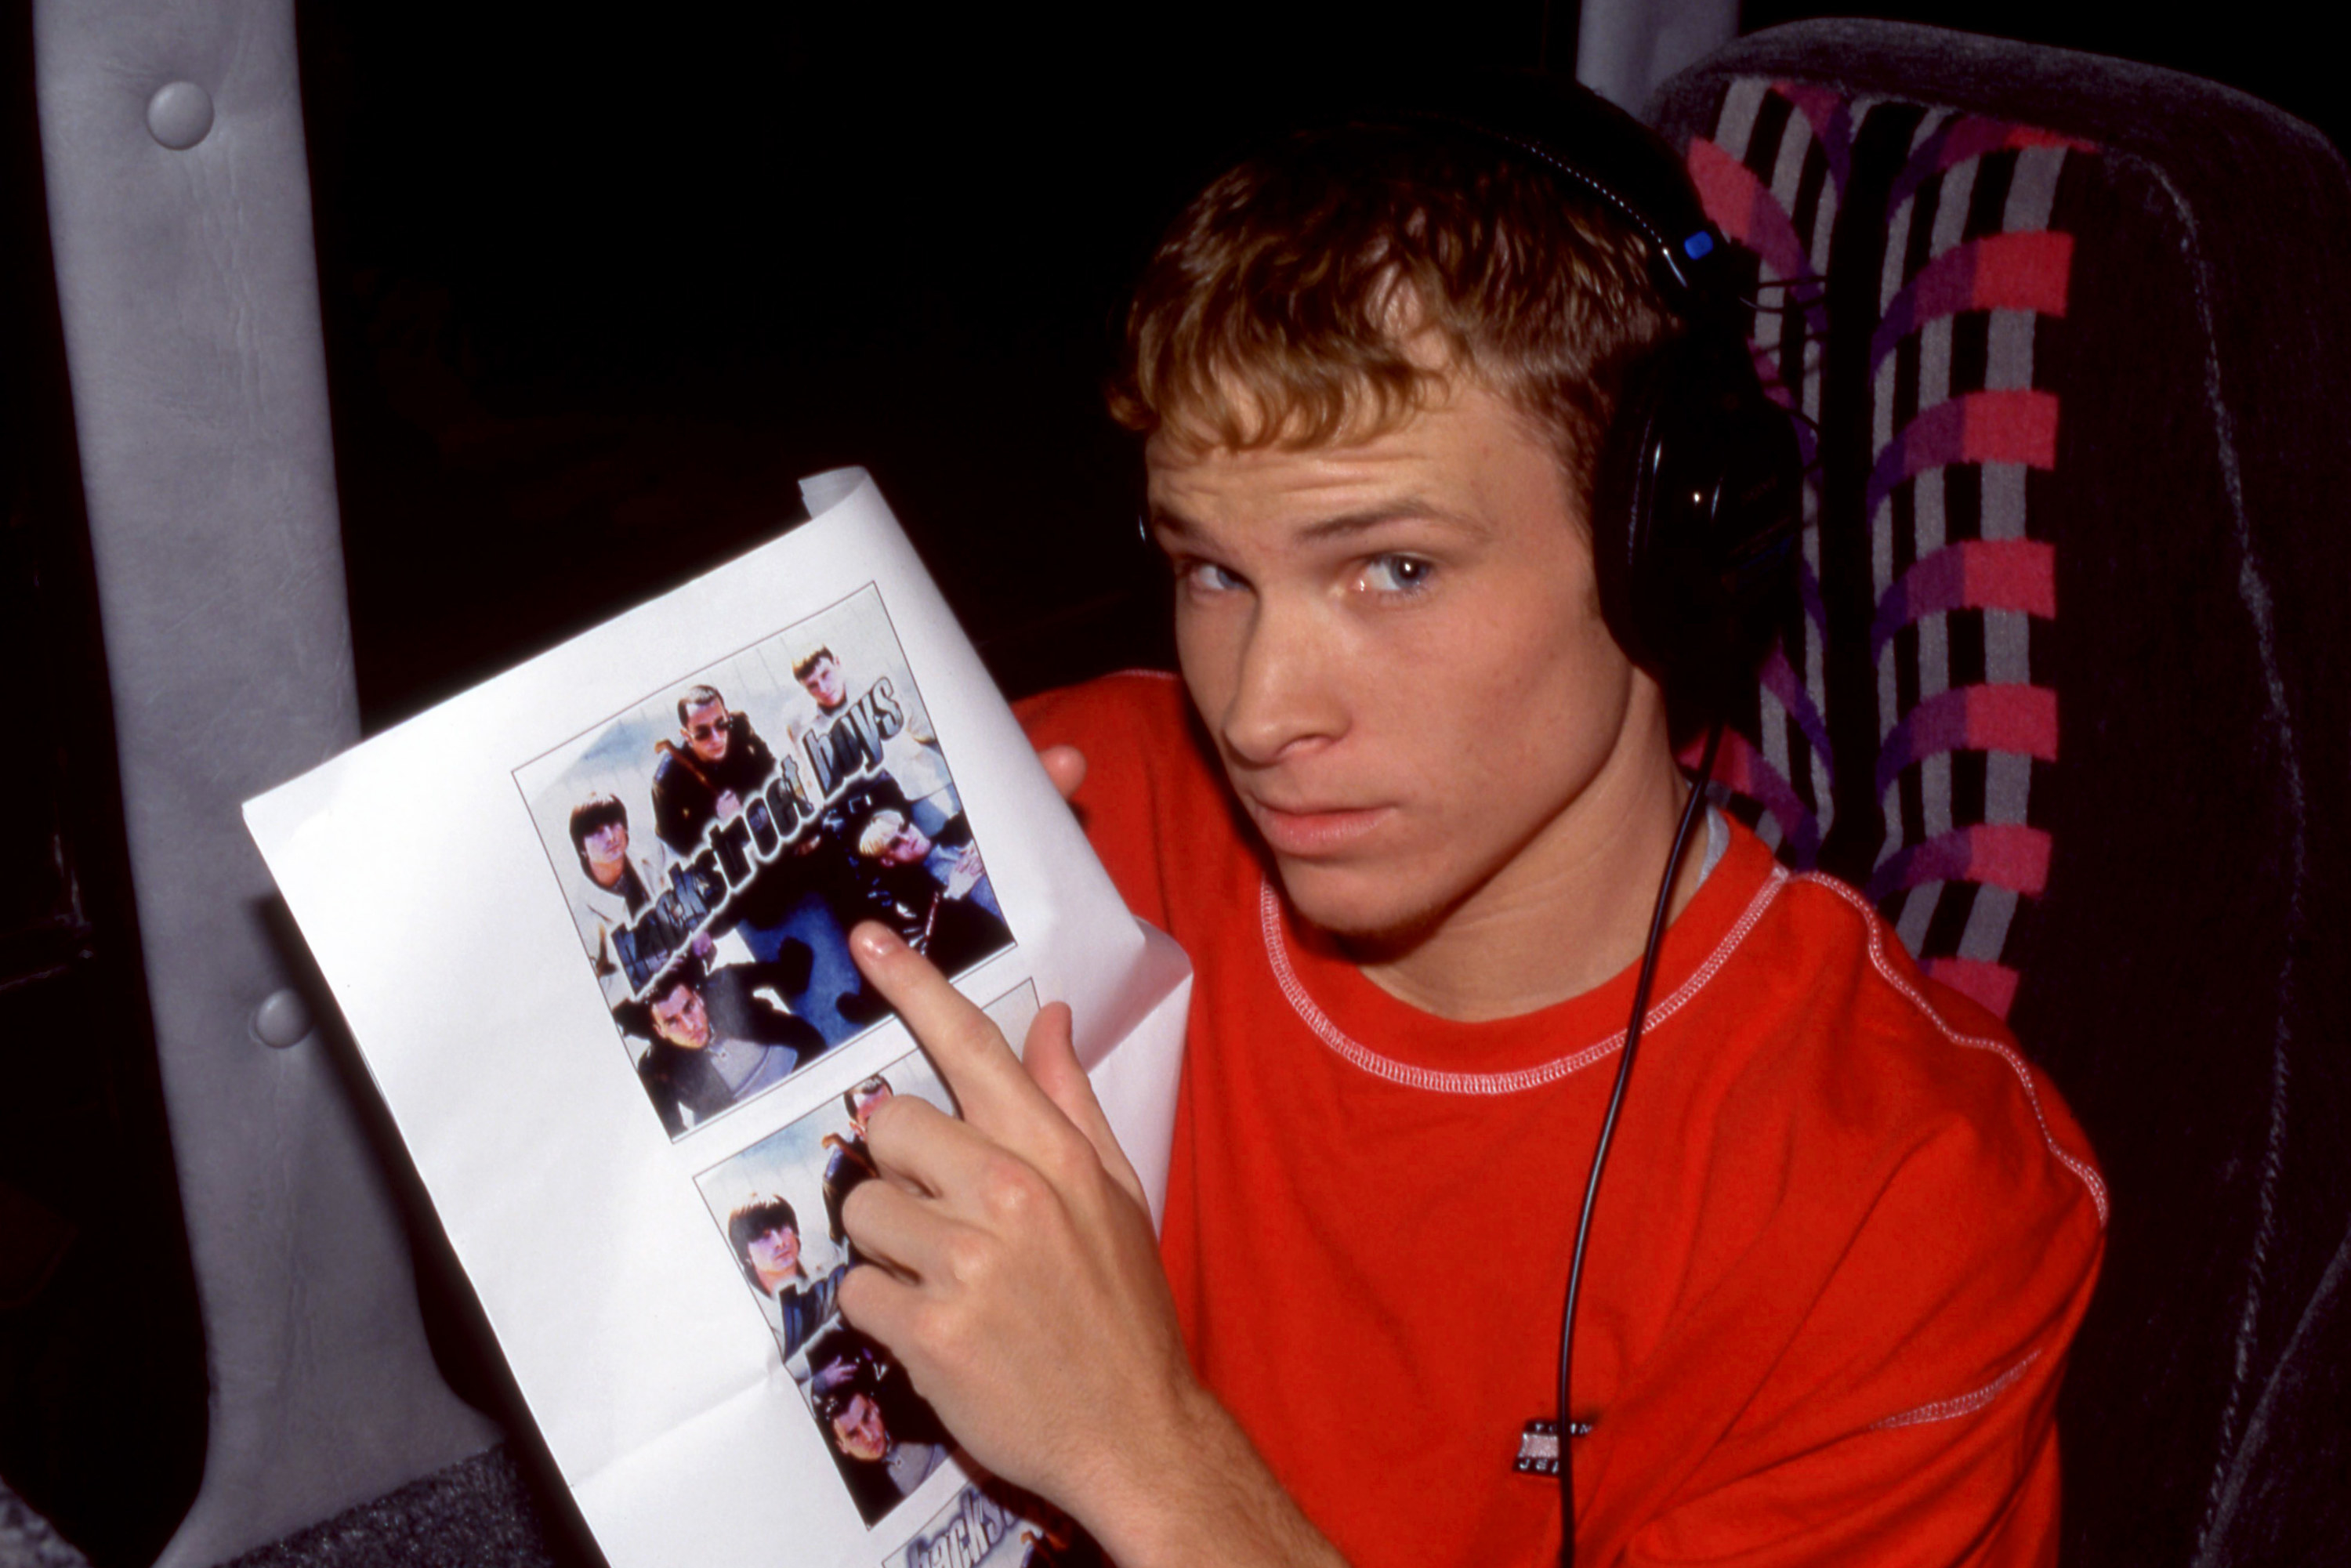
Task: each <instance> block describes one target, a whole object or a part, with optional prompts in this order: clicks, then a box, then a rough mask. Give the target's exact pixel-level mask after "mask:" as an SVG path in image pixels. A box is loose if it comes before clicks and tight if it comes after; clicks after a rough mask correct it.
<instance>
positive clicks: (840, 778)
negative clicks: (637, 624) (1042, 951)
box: [515, 585, 1013, 1139]
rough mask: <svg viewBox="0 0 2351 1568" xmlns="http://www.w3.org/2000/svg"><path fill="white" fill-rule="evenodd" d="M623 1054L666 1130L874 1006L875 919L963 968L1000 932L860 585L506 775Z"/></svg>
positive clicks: (852, 1034)
mask: <svg viewBox="0 0 2351 1568" xmlns="http://www.w3.org/2000/svg"><path fill="white" fill-rule="evenodd" d="M515 781H516V783H517V786H518V787H519V788H520V789H521V790H522V795H523V799H524V800H525V802H526V803H527V804H528V807H529V810H530V813H531V819H532V821H533V822H534V824H535V825H536V826H537V828H538V836H539V841H540V842H541V844H543V845H544V846H545V848H546V851H547V857H548V862H549V866H550V867H551V868H552V870H553V872H554V876H555V883H556V888H555V896H558V897H560V898H561V899H562V900H563V901H564V903H565V904H566V905H567V906H568V907H569V912H570V915H571V919H572V922H573V924H574V925H576V926H577V927H578V929H579V933H580V946H581V949H582V953H583V956H584V959H585V970H584V973H585V975H587V976H590V977H592V979H593V983H594V984H595V985H597V986H598V987H600V988H601V990H602V993H603V999H604V1003H605V1006H606V1008H607V1009H609V1011H610V1012H611V1018H612V1022H613V1027H614V1030H615V1031H616V1033H617V1034H618V1036H619V1038H620V1040H621V1042H622V1045H623V1046H624V1047H625V1049H626V1051H627V1053H628V1054H627V1058H626V1060H627V1062H628V1065H630V1066H631V1067H632V1068H633V1069H634V1071H635V1072H636V1075H637V1078H638V1080H639V1082H641V1083H642V1084H643V1087H644V1091H645V1095H646V1098H647V1099H648V1100H649V1101H650V1102H651V1103H652V1106H653V1112H654V1113H655V1114H656V1115H658V1116H659V1117H660V1118H661V1122H662V1125H663V1126H664V1128H665V1129H666V1130H667V1131H668V1133H669V1135H670V1136H671V1137H672V1138H673V1139H675V1138H680V1137H683V1136H684V1135H685V1134H688V1133H690V1132H692V1131H693V1130H694V1129H695V1128H696V1127H698V1126H701V1125H702V1124H705V1123H706V1122H708V1121H709V1120H711V1119H712V1118H713V1117H715V1116H717V1115H720V1114H722V1113H725V1112H726V1111H728V1110H730V1109H732V1108H733V1107H735V1106H737V1105H739V1104H742V1103H745V1102H747V1101H749V1100H751V1099H754V1098H756V1097H757V1096H758V1095H760V1094H763V1093H765V1092H767V1091H768V1090H770V1089H772V1088H774V1087H775V1086H776V1085H778V1084H779V1083H781V1082H784V1081H785V1080H786V1079H787V1078H789V1077H790V1076H791V1075H792V1074H793V1073H795V1072H797V1071H800V1070H801V1069H803V1068H805V1067H807V1066H808V1065H809V1064H810V1062H811V1061H815V1060H816V1059H817V1058H818V1057H820V1056H821V1055H823V1054H824V1053H825V1052H827V1051H834V1050H837V1049H839V1048H840V1047H841V1045H842V1044H843V1043H845V1042H846V1041H848V1040H853V1039H855V1038H856V1037H857V1036H859V1035H861V1034H862V1033H864V1032H865V1031H866V1030H870V1029H872V1028H873V1027H874V1026H875V1025H876V1024H878V1023H880V1022H882V1021H883V1019H886V1018H888V1017H889V1016H890V1009H889V1007H888V1005H887V1004H886V1003H885V1002H883V999H882V998H880V997H879V996H878V995H876V994H875V993H873V992H872V990H870V989H869V988H867V987H866V985H865V983H864V980H863V977H862V976H861V975H859V973H858V972H857V967H856V965H855V964H854V963H853V962H852V960H851V958H850V956H849V942H848V936H849V932H850V930H851V928H852V927H853V926H855V925H857V924H859V923H860V922H861V921H865V920H879V921H882V922H883V923H884V924H886V925H890V926H891V927H892V928H893V929H894V930H896V931H897V932H898V933H899V934H900V935H901V936H904V937H905V938H906V940H907V941H908V942H910V943H912V944H913V945H914V946H916V947H919V948H921V949H922V950H923V951H924V952H925V953H926V954H928V955H929V956H930V957H931V959H932V961H933V962H935V963H936V964H937V965H938V966H939V967H940V968H942V969H944V970H946V972H947V973H948V974H949V975H951V976H952V975H959V974H962V973H963V972H965V971H967V970H968V969H970V968H972V967H975V966H977V965H978V964H981V963H983V962H985V961H986V960H987V959H989V958H992V957H994V956H996V955H998V953H1001V952H1003V951H1005V950H1006V949H1007V948H1008V947H1010V946H1012V945H1013V938H1012V932H1011V929H1010V927H1009V926H1008V925H1007V924H1006V923H1005V919H1004V911H1003V909H1002V908H1001V906H1000V905H999V904H998V902H997V897H996V890H995V887H994V884H993V883H991V882H990V881H989V879H988V875H987V865H986V862H984V861H983V860H982V859H981V856H980V848H979V845H978V844H977V842H976V841H974V839H973V836H972V831H971V826H970V823H969V822H968V821H966V820H965V817H964V811H963V802H962V800H961V798H960V797H959V796H958V795H957V793H956V786H955V779H954V776H953V774H952V773H951V772H950V771H949V769H948V767H947V758H946V756H945V754H944V753H943V752H942V751H941V750H940V747H939V744H938V740H937V738H936V737H935V735H934V733H933V731H932V727H931V721H930V716H929V714H928V712H927V711H926V710H925V708H924V706H923V702H922V695H921V694H920V692H919V691H918V690H917V689H916V687H915V685H914V674H913V672H912V671H911V670H909V669H908V668H907V665H906V659H905V653H904V650H903V649H902V648H901V646H900V644H899V641H898V635H897V632H896V631H895V629H894V628H893V626H892V625H891V622H890V617H889V614H888V612H887V611H886V610H885V608H884V607H883V602H882V596H881V594H880V592H879V591H877V590H875V589H874V588H872V586H870V585H869V586H867V587H865V588H863V589H861V590H859V591H857V592H855V593H853V594H851V595H850V596H849V597H848V598H846V599H844V600H841V601H840V602H838V603H836V604H834V605H832V606H831V607H830V608H828V609H825V610H822V611H820V612H818V613H816V614H814V615H812V616H810V617H809V618H808V619H806V620H804V621H800V622H796V623H795V624H793V625H791V626H789V627H787V628H785V629H784V630H783V631H781V632H778V633H776V634H775V635H773V636H771V637H768V638H767V639H765V640H763V641H761V642H759V643H754V644H753V645H752V646H750V647H748V648H746V649H744V650H743V651H742V652H740V653H736V654H734V655H733V656H731V657H729V658H727V659H725V660H722V661H721V662H719V663H718V664H714V665H712V666H710V667H708V668H706V669H702V670H697V671H693V672H691V673H688V674H682V675H679V676H677V677H675V678H674V679H672V680H671V681H670V682H669V684H667V685H664V686H662V687H661V688H659V689H658V690H657V691H655V692H653V694H652V695H649V696H648V697H647V698H646V699H645V700H643V702H642V703H640V704H639V705H638V706H635V707H632V708H630V709H628V710H626V711H624V712H622V713H618V714H615V715H613V716H611V717H610V718H608V719H607V720H605V721H604V722H603V723H602V724H601V725H598V726H597V727H594V728H593V729H591V730H590V731H589V732H587V733H586V734H583V735H580V736H578V737H574V738H573V739H572V740H570V741H569V742H567V743H566V744H564V745H563V746H561V747H558V748H556V749H555V750H554V751H552V752H549V753H548V754H547V755H546V756H544V757H540V758H537V759H535V760H533V761H531V762H529V763H527V764H525V765H524V766H523V767H521V768H517V769H516V771H515Z"/></svg>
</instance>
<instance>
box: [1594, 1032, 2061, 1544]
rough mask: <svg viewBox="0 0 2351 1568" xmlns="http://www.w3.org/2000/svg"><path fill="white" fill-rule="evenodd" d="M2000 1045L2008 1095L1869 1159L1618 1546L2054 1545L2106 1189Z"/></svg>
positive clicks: (2041, 1092)
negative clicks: (1865, 1187) (1756, 1369)
mask: <svg viewBox="0 0 2351 1568" xmlns="http://www.w3.org/2000/svg"><path fill="white" fill-rule="evenodd" d="M2005 1060H2006V1061H2009V1062H2012V1063H2013V1066H2014V1068H2015V1072H2014V1077H2015V1081H2016V1084H2017V1086H2018V1087H2016V1088H2015V1089H2013V1090H2012V1091H2011V1093H2010V1095H2009V1097H2008V1100H2009V1103H2005V1104H2002V1105H1998V1106H1994V1107H1989V1108H1987V1107H1983V1106H1970V1105H1966V1104H1962V1105H1961V1106H1959V1108H1957V1109H1955V1110H1954V1112H1953V1113H1951V1114H1949V1116H1948V1117H1946V1118H1944V1119H1942V1120H1941V1121H1940V1122H1939V1123H1938V1124H1933V1125H1931V1126H1929V1127H1928V1128H1927V1129H1925V1130H1923V1131H1922V1132H1919V1133H1917V1134H1915V1135H1914V1136H1913V1137H1912V1138H1911V1139H1910V1140H1909V1141H1908V1142H1907V1145H1906V1146H1904V1147H1903V1148H1901V1149H1900V1150H1899V1151H1898V1153H1897V1154H1896V1156H1895V1157H1892V1158H1890V1159H1889V1160H1887V1161H1886V1162H1884V1163H1883V1164H1882V1165H1880V1166H1878V1167H1877V1171H1876V1175H1875V1176H1874V1178H1873V1179H1874V1180H1875V1181H1876V1190H1875V1192H1874V1194H1873V1195H1872V1197H1871V1198H1870V1201H1869V1202H1868V1203H1867V1205H1866V1207H1865V1218H1863V1219H1862V1221H1861V1223H1860V1224H1859V1225H1858V1227H1857V1228H1855V1230H1854V1231H1853V1233H1852V1234H1850V1235H1849V1237H1847V1238H1845V1239H1844V1242H1843V1244H1842V1245H1841V1247H1839V1248H1838V1249H1837V1251H1836V1256H1835V1260H1834V1265H1833V1266H1829V1267H1826V1268H1824V1269H1823V1270H1820V1271H1819V1272H1818V1273H1816V1274H1814V1275H1813V1277H1812V1280H1811V1281H1810V1282H1802V1281H1793V1282H1792V1283H1796V1284H1797V1285H1798V1288H1800V1289H1802V1291H1806V1292H1808V1299H1807V1300H1806V1301H1804V1302H1803V1305H1802V1311H1801V1312H1800V1313H1799V1314H1798V1315H1797V1316H1796V1318H1795V1319H1794V1322H1793V1328H1792V1333H1790V1335H1789V1337H1788V1339H1787V1343H1786V1344H1785V1346H1784V1348H1783V1349H1782V1350H1781V1352H1780V1354H1778V1355H1777V1356H1776V1357H1775V1358H1774V1362H1773V1366H1772V1370H1771V1374H1770V1375H1769V1376H1768V1378H1766V1379H1765V1381H1764V1382H1763V1384H1762V1385H1761V1387H1760V1388H1759V1389H1758V1390H1757V1393H1756V1397H1755V1398H1754V1400H1753V1401H1752V1403H1751V1405H1750V1410H1749V1411H1748V1412H1746V1413H1743V1414H1742V1416H1740V1418H1739V1419H1737V1420H1735V1421H1734V1422H1733V1423H1732V1426H1731V1428H1730V1430H1729V1431H1728V1432H1727V1433H1725V1434H1724V1436H1723V1437H1722V1439H1721V1441H1720V1442H1719V1443H1718V1444H1717V1445H1716V1446H1715V1447H1714V1448H1712V1449H1711V1450H1709V1451H1708V1453H1707V1454H1706V1456H1705V1458H1704V1459H1703V1461H1701V1462H1699V1463H1698V1464H1697V1465H1695V1466H1694V1467H1693V1468H1692V1469H1691V1471H1690V1473H1688V1474H1687V1476H1686V1477H1684V1478H1682V1480H1681V1482H1680V1484H1678V1485H1677V1487H1676V1488H1675V1490H1674V1492H1673V1495H1672V1496H1671V1497H1670V1498H1668V1499H1665V1500H1663V1501H1664V1506H1663V1507H1662V1508H1660V1509H1659V1510H1658V1511H1656V1513H1655V1514H1654V1515H1653V1516H1651V1517H1650V1518H1648V1519H1646V1520H1643V1521H1633V1520H1625V1521H1619V1524H1620V1528H1621V1531H1622V1533H1621V1534H1620V1536H1619V1539H1620V1540H1621V1541H1622V1542H1623V1551H1622V1552H1621V1555H1618V1556H1616V1557H1615V1558H1614V1561H1617V1562H1619V1563H1625V1564H1627V1565H1632V1564H1642V1565H1648V1564H1656V1565H1660V1568H1662V1565H1664V1564H1668V1563H1671V1564H1687V1563H1699V1562H1703V1563H1708V1564H1711V1565H1715V1568H1794V1565H1797V1564H1816V1563H1872V1564H1876V1563H1916V1564H1922V1565H1924V1564H1936V1565H1951V1564H1969V1565H1981V1568H1991V1565H1995V1564H1997V1565H2001V1568H2007V1565H2011V1564H2026V1563H2054V1562H2055V1561H2056V1552H2057V1524H2058V1492H2059V1485H2058V1481H2059V1478H2058V1453H2057V1431H2056V1402H2057V1393H2058V1388H2059V1385H2060V1383H2061V1381H2062V1379H2063V1376H2064V1366H2065V1357H2066V1350H2067V1346H2068V1345H2069V1343H2071V1341H2072V1338H2073V1335H2074V1330H2075V1328H2076V1327H2077V1326H2078V1324H2079V1323H2080V1322H2081V1318H2082V1313H2083V1312H2084V1310H2085V1307H2086V1306H2087V1304H2088V1301H2089V1297H2090V1292H2091V1290H2092V1287H2093V1285H2094V1283H2095V1280H2096V1276H2097V1270H2098V1264H2099V1261H2100V1259H2101V1256H2102V1253H2103V1247H2104V1218H2103V1213H2102V1207H2103V1196H2104V1194H2103V1188H2102V1187H2101V1186H2098V1185H2097V1183H2096V1179H2095V1172H2094V1171H2092V1170H2090V1169H2089V1167H2088V1166H2087V1164H2086V1158H2085V1156H2086V1145H2079V1147H2078V1149H2077V1150H2071V1151H2069V1150H2068V1149H2066V1148H2065V1147H2064V1144H2062V1143H2061V1142H2060V1140H2061V1139H2064V1140H2068V1141H2072V1142H2075V1143H2076V1144H2078V1140H2079V1138H2080V1134H2079V1133H2078V1130H2075V1129H2074V1128H2073V1127H2072V1124H2071V1120H2070V1117H2068V1116H2066V1114H2065V1113H2064V1108H2063V1105H2062V1103H2059V1102H2058V1101H2057V1099H2056V1096H2055V1095H2054V1093H2053V1091H2051V1090H2049V1089H2048V1088H2047V1086H2046V1084H2045V1083H2039V1084H2038V1085H2037V1091H2036V1076H2037V1075H2031V1074H2030V1072H2029V1070H2027V1069H2024V1068H2023V1065H2022V1060H2021V1059H2020V1058H2015V1057H2013V1056H2012V1054H2011V1055H2010V1056H2008V1057H2007V1058H2006V1059H2005ZM2068 1155H2072V1156H2073V1157H2072V1159H2071V1160H2070V1161H2069V1158H2068V1157H2067V1156H2068ZM2077 1166H2078V1168H2077ZM1823 1251H1824V1254H1825V1249H1823ZM1598 1560H1600V1561H1607V1560H1609V1559H1608V1558H1606V1557H1602V1558H1600V1559H1598Z"/></svg>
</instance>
